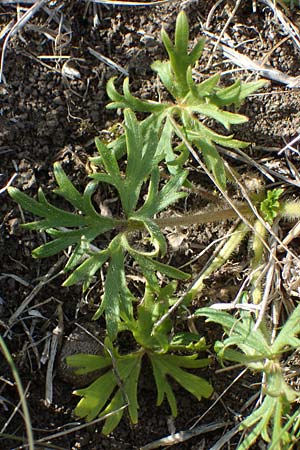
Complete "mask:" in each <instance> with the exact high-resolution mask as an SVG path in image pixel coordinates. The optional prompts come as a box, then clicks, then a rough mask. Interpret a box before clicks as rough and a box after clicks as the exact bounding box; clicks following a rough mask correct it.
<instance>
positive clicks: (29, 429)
mask: <svg viewBox="0 0 300 450" xmlns="http://www.w3.org/2000/svg"><path fill="white" fill-rule="evenodd" d="M0 348H1V350H2V353H3V354H4V357H5V359H6V360H7V362H8V364H9V365H10V368H11V371H12V373H13V376H14V379H15V381H16V385H17V389H18V393H19V397H20V402H21V404H22V409H23V413H24V419H25V427H26V433H27V438H28V447H29V450H34V439H33V432H32V427H31V420H30V415H29V410H28V406H27V402H26V398H25V392H24V390H23V386H22V382H21V379H20V377H19V373H18V371H17V368H16V366H15V363H14V361H13V359H12V357H11V354H10V352H9V350H8V348H7V346H6V344H5V342H4V339H3V338H2V336H0Z"/></svg>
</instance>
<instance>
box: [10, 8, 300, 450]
mask: <svg viewBox="0 0 300 450" xmlns="http://www.w3.org/2000/svg"><path fill="white" fill-rule="evenodd" d="M188 39H189V28H188V22H187V18H186V16H185V14H184V13H183V12H182V13H180V14H179V16H178V19H177V23H176V30H175V42H174V43H173V42H172V41H171V40H170V38H169V36H168V35H167V34H166V32H165V31H164V30H163V31H162V40H163V43H164V45H165V47H166V50H167V53H168V56H169V60H168V61H166V62H161V61H156V62H155V63H154V64H153V66H152V68H153V69H154V70H155V71H156V72H157V74H158V75H159V77H160V79H161V81H162V83H163V85H164V86H165V88H166V90H167V91H168V95H169V97H170V98H171V99H172V101H166V102H159V101H157V102H155V101H144V100H140V99H138V98H136V97H134V96H133V95H132V94H131V93H130V90H129V82H128V80H125V82H124V84H123V95H122V94H120V93H119V92H118V91H117V90H116V88H115V85H114V80H110V82H109V83H108V86H107V92H108V95H109V97H110V99H111V100H112V103H110V104H109V105H108V107H109V108H122V109H123V110H124V124H122V127H123V129H124V133H123V134H121V135H120V136H118V137H117V138H116V139H115V140H114V141H113V142H111V143H107V144H105V143H104V142H101V141H100V140H99V139H96V146H97V150H98V153H99V154H98V155H97V156H96V157H93V158H91V162H92V167H93V169H94V170H93V173H91V174H90V179H91V181H90V182H89V183H88V184H87V186H86V187H85V189H84V192H83V193H80V192H79V191H78V190H77V189H76V188H75V186H74V185H73V184H72V182H71V181H70V180H69V178H68V177H67V175H66V174H65V172H64V170H63V168H62V167H61V165H60V164H58V163H55V164H54V175H55V179H56V182H57V185H58V187H57V188H56V189H55V190H54V193H55V194H56V195H57V196H59V197H62V198H64V199H65V200H66V201H67V202H68V203H69V205H70V208H71V210H66V209H62V208H60V207H57V206H55V205H54V204H52V203H50V202H49V201H48V200H47V199H46V197H45V194H44V193H43V191H42V190H41V189H40V190H39V192H38V197H37V200H35V199H33V198H31V197H29V196H28V195H26V194H24V193H23V192H21V191H20V190H18V189H15V188H12V187H9V188H8V192H9V194H10V195H11V197H12V198H13V199H14V200H15V201H16V202H18V203H19V204H20V205H21V206H22V207H23V208H24V209H25V210H27V211H29V212H31V213H33V214H34V215H36V216H38V217H40V218H41V219H40V220H37V221H34V222H31V223H27V224H25V225H24V227H25V228H27V229H30V230H38V231H44V232H46V233H47V234H48V235H49V236H50V237H51V239H52V240H51V241H49V242H47V243H46V244H43V245H41V246H40V247H38V248H36V249H35V250H34V251H33V256H34V257H36V258H47V257H49V256H52V255H55V254H57V253H59V252H61V251H63V250H65V249H67V248H70V249H71V252H70V253H69V254H70V256H69V259H68V261H67V263H66V266H65V268H64V270H65V272H66V273H67V274H68V277H67V279H66V281H65V282H64V286H71V285H73V284H75V283H81V284H82V285H83V290H84V291H86V289H87V288H88V287H89V285H90V284H91V283H92V282H93V280H94V279H95V276H96V274H97V272H99V270H100V269H102V270H103V273H104V279H105V280H104V286H103V295H102V297H101V299H100V306H99V308H98V310H97V311H96V313H95V315H94V319H95V320H96V319H98V318H99V317H100V316H102V315H104V316H105V321H106V330H107V336H106V339H105V349H106V350H105V352H104V354H103V356H95V355H76V356H73V357H69V358H68V363H69V364H70V365H71V366H73V367H74V368H76V370H77V372H78V373H80V374H83V373H85V372H90V371H94V370H98V369H102V370H103V373H102V375H100V376H99V377H98V378H97V379H96V380H95V381H94V382H93V383H92V384H91V385H89V386H87V387H85V388H84V389H80V390H76V391H75V394H76V395H78V396H80V397H82V398H81V400H80V401H79V403H78V406H77V408H76V410H75V412H76V414H77V415H78V416H80V417H84V418H86V419H87V420H91V419H93V418H94V417H96V416H101V417H102V416H106V415H107V414H108V413H114V414H111V415H110V416H109V417H107V418H106V420H105V424H104V427H103V432H104V433H105V434H108V433H110V432H111V431H112V430H113V429H114V428H115V427H116V426H117V425H118V423H119V421H120V420H121V418H122V415H123V407H124V405H127V406H128V411H129V416H130V419H131V421H132V422H133V423H136V422H137V420H138V407H139V405H138V380H139V375H140V370H141V368H142V366H143V362H144V360H145V359H146V358H148V360H149V361H150V364H151V367H152V371H153V375H154V380H155V384H156V388H157V404H158V405H160V404H161V403H162V401H163V400H164V398H166V399H167V401H168V403H169V406H170V409H171V412H172V414H173V415H174V416H175V415H176V414H177V404H176V397H175V394H174V391H173V388H172V383H171V382H170V378H172V379H173V381H175V382H177V383H178V384H179V385H181V386H182V387H183V388H184V389H186V390H187V391H189V392H190V393H191V394H192V395H194V396H195V397H196V398H197V399H200V398H201V397H205V398H207V397H209V396H210V395H211V392H212V387H211V386H210V384H209V383H208V382H207V381H206V380H204V379H202V378H201V377H199V376H197V375H194V374H192V373H190V371H189V369H198V368H201V367H205V366H206V365H207V364H208V360H207V359H198V352H199V351H202V350H205V348H206V345H205V341H204V339H203V338H200V337H199V336H198V335H197V336H194V335H191V334H190V333H181V334H178V333H176V331H174V330H173V325H172V321H171V319H170V314H171V313H172V312H173V311H174V310H175V308H177V307H178V306H179V305H180V304H182V303H184V304H185V305H189V304H190V303H191V301H192V300H193V299H194V298H195V297H196V296H197V295H198V294H199V293H200V292H201V291H202V289H203V287H204V281H205V279H206V278H207V277H209V276H210V275H211V274H213V273H214V272H215V271H216V270H217V269H219V268H220V267H221V266H222V265H223V264H224V263H225V262H226V261H227V260H228V258H229V257H230V256H231V255H232V253H233V252H234V251H236V250H237V248H238V245H239V244H240V243H241V241H242V240H243V239H244V238H245V237H246V236H247V235H249V234H252V240H251V242H252V244H251V245H252V257H251V262H250V264H251V268H252V271H253V275H252V277H251V282H250V284H251V289H249V292H248V295H249V303H251V304H253V305H254V306H256V307H257V309H258V306H259V305H260V303H261V300H262V290H263V283H264V277H263V263H264V261H265V248H268V245H267V242H266V240H267V238H268V231H269V230H270V227H271V226H272V224H273V222H274V220H275V219H276V220H279V219H281V218H282V217H292V218H299V217H300V204H299V203H298V202H291V201H285V200H281V196H282V194H283V191H282V190H281V189H275V190H272V191H268V192H264V191H263V190H262V191H261V192H259V193H258V194H256V195H252V194H251V195H250V197H251V199H250V200H251V202H252V203H253V205H252V206H254V210H256V215H257V217H256V215H255V214H254V213H253V210H252V209H251V208H250V206H249V205H248V204H247V203H246V202H244V203H243V202H241V203H238V204H234V205H233V206H234V208H232V207H230V208H227V209H225V208H223V209H221V210H220V209H219V210H212V211H207V212H204V213H200V214H196V215H193V216H184V217H162V218H160V217H157V215H158V214H159V213H161V212H163V211H164V212H165V211H166V210H167V209H168V208H169V207H170V205H173V204H174V203H175V202H177V201H178V200H180V199H182V198H184V197H185V196H186V192H184V191H183V187H184V186H186V185H187V177H188V171H187V170H186V169H185V168H184V167H185V162H186V160H187V158H188V156H189V146H194V147H196V148H197V149H198V150H199V151H200V152H201V154H202V155H203V158H204V160H205V163H206V166H207V168H208V169H209V171H210V172H211V173H212V175H213V178H214V179H215V182H216V185H217V186H218V187H219V188H220V189H221V190H222V189H225V188H226V171H225V168H224V164H223V161H222V159H221V157H220V155H219V153H218V151H217V149H216V144H218V145H223V146H225V147H229V148H243V147H245V146H246V145H247V143H245V142H242V141H239V140H236V139H234V138H233V136H232V135H230V136H227V135H225V136H224V135H221V134H217V133H216V132H215V131H213V130H212V129H211V128H209V127H208V124H207V119H209V120H211V119H212V120H215V121H217V122H219V123H221V124H222V125H223V126H224V127H225V128H226V129H229V127H230V125H232V124H239V123H243V122H245V121H246V120H247V119H246V117H244V116H241V115H239V114H236V113H235V112H231V111H227V109H226V108H228V107H229V106H233V107H235V106H239V105H240V104H241V102H243V101H244V100H245V98H246V97H247V96H248V95H249V94H251V93H252V92H255V91H256V90H257V89H258V88H259V87H261V86H263V84H264V81H258V82H255V83H247V84H242V83H241V82H240V81H237V82H236V83H234V84H233V85H232V86H229V87H227V88H221V87H219V85H218V84H219V80H220V76H219V75H214V76H212V77H210V78H208V79H207V80H205V81H203V82H202V83H198V84H197V83H196V82H195V81H194V79H193V75H192V68H193V66H194V65H195V64H196V63H197V61H198V59H199V57H200V56H201V53H202V50H203V45H204V41H203V40H201V41H199V42H198V44H196V46H195V47H194V48H193V49H192V50H191V51H189V49H188V47H189V42H188ZM134 111H136V112H142V113H147V114H148V116H147V117H146V118H144V119H143V120H138V119H137V117H136V115H135V113H134ZM166 167H167V169H168V172H169V173H168V174H167V176H166V174H165V173H164V171H165V168H166ZM103 183H105V184H109V185H110V186H111V187H112V189H114V190H115V191H116V192H117V196H118V199H119V210H120V211H121V212H120V214H119V216H118V217H107V216H103V215H101V214H100V213H99V211H98V209H97V206H96V205H95V203H94V200H93V196H94V193H95V192H96V190H97V188H98V187H99V186H100V185H101V184H103ZM236 210H238V212H239V214H240V215H242V216H244V217H245V220H244V221H242V222H241V223H239V224H238V225H237V228H236V230H235V233H233V234H232V236H231V237H230V238H229V239H228V240H227V241H226V242H225V244H224V245H223V247H222V248H220V250H219V252H218V254H217V255H214V256H213V257H212V259H211V260H209V261H208V262H207V264H206V265H205V267H204V269H203V271H202V272H201V274H200V275H199V277H198V278H197V280H195V281H194V282H193V283H192V285H191V287H190V288H189V289H188V290H187V292H186V293H184V294H183V295H182V297H180V299H177V300H176V298H175V297H176V295H175V289H176V280H182V281H184V280H187V279H188V278H189V275H188V274H186V273H184V272H183V271H181V270H179V269H177V268H175V267H171V266H170V265H168V264H164V263H162V262H161V261H159V258H160V257H163V256H164V255H165V254H166V252H167V245H166V240H165V237H164V234H163V231H162V229H163V228H164V227H166V226H174V225H175V226H176V225H177V226H180V225H190V224H191V223H203V222H209V221H216V220H223V219H230V218H236V217H237V212H236ZM107 232H110V234H109V236H108V235H107ZM133 233H135V236H139V238H136V237H135V238H134V239H133V238H132V235H133ZM99 237H101V238H103V237H106V238H107V245H106V246H104V248H103V241H102V243H101V249H100V248H98V247H97V245H98V246H99ZM134 241H135V242H134ZM104 242H105V241H104ZM133 242H134V243H133ZM125 258H131V260H133V261H134V262H135V263H136V267H137V268H138V270H139V272H140V274H141V276H142V278H143V280H144V282H145V289H144V293H143V294H141V295H140V297H139V298H137V294H136V290H135V289H134V287H133V286H132V284H130V283H129V282H128V280H127V277H126V272H125ZM158 274H161V275H160V276H158ZM296 311H297V313H295V314H296V315H293V316H292V317H291V318H290V320H291V322H289V323H290V324H291V323H294V322H295V321H296V319H295V317H297V318H298V315H297V314H299V311H298V309H297V310H296ZM215 313H216V311H214V310H213V309H204V310H200V311H198V312H197V315H204V316H207V317H209V319H210V320H214V321H215V322H217V323H220V324H221V325H223V326H224V330H225V332H226V333H227V334H228V333H230V330H231V329H233V330H239V331H238V332H237V333H236V334H235V335H231V334H230V337H229V338H228V339H229V340H227V341H225V343H224V346H225V347H224V348H223V347H222V348H221V344H218V345H219V347H218V346H217V347H216V350H217V351H218V352H219V354H223V356H224V358H227V359H230V358H231V360H234V361H236V360H237V361H239V362H242V363H245V364H246V365H248V366H249V367H251V368H252V369H255V370H258V371H261V372H262V373H263V374H264V377H265V389H266V395H265V400H264V403H263V404H262V406H263V408H264V409H258V410H257V412H256V415H252V416H249V418H248V419H249V420H248V419H246V421H245V423H246V424H247V425H249V426H252V425H254V424H257V426H256V427H255V428H254V430H253V432H252V434H250V437H249V438H247V439H248V441H246V443H247V442H254V441H255V439H256V438H257V437H258V436H259V435H260V434H261V435H262V437H263V438H264V439H265V440H267V439H269V434H268V431H267V429H268V430H269V428H270V427H271V428H272V427H273V432H272V437H271V440H272V445H273V442H276V440H278V439H281V440H283V439H286V437H285V436H286V435H285V434H284V433H283V434H280V433H281V432H280V433H279V432H277V431H276V430H274V427H277V428H278V429H279V430H282V429H284V430H286V429H289V430H290V429H292V428H293V427H294V433H295V434H296V433H298V434H299V431H298V430H297V429H296V428H295V426H294V425H291V424H292V420H291V419H289V420H288V421H287V422H284V420H283V419H282V418H283V417H284V414H285V413H286V412H287V411H288V408H287V404H289V403H290V402H292V401H294V400H295V398H296V397H295V395H294V394H292V392H293V391H292V390H291V389H290V388H288V386H287V384H286V383H285V381H284V379H283V377H282V373H281V371H280V365H279V362H280V356H281V354H282V353H283V352H284V351H285V348H286V346H288V348H290V349H291V348H294V346H295V345H296V343H297V345H298V339H297V338H296V334H297V333H298V331H294V330H289V328H284V329H283V330H284V333H283V334H281V333H282V332H283V330H282V331H281V333H280V334H279V336H278V338H277V339H276V342H277V347H276V346H275V343H276V342H275V343H273V344H272V343H271V341H270V338H269V334H268V332H267V331H266V330H267V326H266V324H265V322H264V320H263V318H260V319H259V322H256V323H255V322H254V319H253V317H252V315H251V314H250V313H246V312H245V313H244V312H243V313H242V315H241V318H240V319H241V323H240V324H239V322H236V319H235V318H233V317H232V316H230V315H229V314H227V313H223V312H221V311H219V313H220V314H219V315H218V314H215ZM297 320H298V319H297ZM229 325H230V327H229ZM239 327H241V328H239ZM296 328H297V327H296ZM249 330H251V336H254V335H255V336H256V338H257V339H258V338H259V339H260V338H261V339H262V341H261V345H260V346H259V345H258V344H257V347H255V348H254V347H253V345H254V343H253V345H252V341H249V342H250V343H249V342H248V340H247V339H248V335H247V336H246V332H247V333H248V334H249ZM297 330H298V328H297ZM122 331H127V332H130V333H131V334H132V336H133V339H134V342H135V348H134V350H133V351H132V352H129V353H127V354H124V353H122V351H120V349H118V348H117V346H116V344H115V342H116V338H117V337H118V335H119V333H120V332H122ZM255 333H256V334H255ZM251 336H250V337H251ZM280 336H281V338H280ZM282 336H284V339H285V341H284V342H285V344H282V345H279V344H278V342H283V337H282ZM279 338H280V339H279ZM230 339H231V340H230ZM257 339H256V341H257ZM256 343H257V342H256ZM233 344H235V345H237V347H238V348H239V349H240V351H236V350H232V349H229V348H228V346H229V345H233ZM221 350H222V351H221ZM220 352H221V353H220ZM232 352H233V353H232ZM232 358H233V359H232ZM237 358H238V359H237ZM255 364H256V365H255ZM275 385H276V386H279V387H280V394H279V395H278V396H277V397H276V396H275V397H276V399H277V403H276V402H274V401H273V400H272V399H273V397H272V395H271V393H274V389H275V388H274V386H275ZM275 397H274V398H275ZM278 398H279V400H278ZM277 404H278V405H279V406H277ZM280 405H281V406H280ZM266 411H268V414H265V413H266ZM253 414H255V413H253ZM292 417H293V416H292ZM253 418H254V419H253ZM247 420H248V422H247ZM288 424H290V425H288ZM284 427H287V428H284ZM278 433H279V434H278ZM247 445H248V444H247ZM247 445H246V444H245V445H244V447H241V449H242V450H245V449H246V448H248V447H247ZM249 445H251V444H249ZM274 445H275V444H274ZM274 448H276V447H274Z"/></svg>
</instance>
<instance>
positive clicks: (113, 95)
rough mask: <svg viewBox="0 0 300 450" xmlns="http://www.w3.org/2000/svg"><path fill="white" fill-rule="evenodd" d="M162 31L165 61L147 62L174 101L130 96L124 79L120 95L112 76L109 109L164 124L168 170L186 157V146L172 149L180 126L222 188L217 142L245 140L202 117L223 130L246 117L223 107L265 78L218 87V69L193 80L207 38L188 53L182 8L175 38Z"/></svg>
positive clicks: (234, 102)
mask: <svg viewBox="0 0 300 450" xmlns="http://www.w3.org/2000/svg"><path fill="white" fill-rule="evenodd" d="M161 36H162V41H163V43H164V46H165V48H166V50H167V53H168V56H169V60H168V61H166V62H162V61H156V62H154V63H153V64H152V66H151V67H152V69H153V70H154V71H155V72H156V73H157V74H158V76H159V78H160V80H161V82H162V83H163V85H164V87H165V88H166V90H167V92H168V94H169V95H170V96H171V98H173V101H166V102H164V103H162V102H160V101H159V102H155V101H146V100H140V99H138V98H136V97H134V96H133V95H132V94H131V93H130V90H129V81H128V78H126V79H125V81H124V83H123V95H121V94H120V93H119V92H118V91H117V90H116V88H115V85H114V79H111V80H110V81H109V82H108V85H107V93H108V96H109V97H110V99H111V100H112V103H110V104H109V105H108V108H110V109H111V108H122V109H123V108H130V109H131V110H133V111H139V112H145V113H150V114H151V116H150V117H153V116H156V117H157V120H159V121H160V123H161V124H162V130H161V134H162V135H164V139H165V146H164V148H163V152H162V153H161V159H164V160H165V161H166V162H167V165H168V168H169V171H170V173H174V172H175V171H176V170H177V171H178V170H181V169H182V166H183V163H184V162H185V161H186V159H187V158H188V150H187V149H186V147H185V146H184V145H182V144H179V145H178V146H177V147H176V148H175V149H173V146H172V139H173V134H174V133H175V134H176V133H177V134H178V131H177V130H178V129H179V130H180V131H181V133H182V134H183V135H184V136H186V139H187V140H188V141H189V142H190V143H191V144H193V145H195V146H196V148H197V149H198V150H199V151H200V152H201V154H202V155H203V158H204V160H205V163H206V165H207V168H208V169H209V170H210V171H211V172H212V174H213V176H214V179H215V182H216V183H217V184H218V185H219V186H220V187H222V188H223V189H225V188H226V173H225V168H224V164H223V161H222V158H221V157H220V155H219V153H218V151H217V149H216V146H215V144H218V145H221V146H224V147H228V148H233V149H234V148H244V147H247V146H248V145H249V143H247V142H242V141H239V140H237V139H234V138H233V136H232V135H229V136H228V135H221V134H218V133H216V132H215V131H213V130H212V129H210V128H209V127H208V126H207V125H205V119H207V118H209V119H213V120H214V121H216V122H219V123H221V124H222V125H223V126H224V127H225V129H227V130H229V128H230V125H233V124H241V123H244V122H246V121H247V120H248V119H247V117H245V116H243V115H240V114H236V113H233V112H230V111H227V110H226V108H227V107H228V106H231V105H233V106H240V105H241V103H242V102H243V101H244V100H245V99H246V97H247V96H249V95H250V94H252V93H253V92H255V91H257V90H258V89H259V88H261V87H262V86H263V85H264V84H265V83H266V81H265V80H259V81H255V82H252V83H241V81H240V80H237V81H236V82H235V83H234V84H232V85H231V86H229V87H226V88H221V87H219V86H218V83H219V81H220V74H216V75H213V76H212V77H210V78H208V79H207V80H204V81H203V82H202V83H196V82H195V81H194V79H193V74H192V68H193V66H194V65H195V64H196V63H197V62H198V60H199V58H200V56H201V54H202V51H203V47H204V42H205V41H204V39H201V40H200V41H199V42H198V43H197V44H196V45H195V47H194V48H193V49H192V50H191V51H190V52H189V26H188V21H187V17H186V15H185V13H184V12H183V11H182V12H180V13H179V15H178V18H177V22H176V29H175V42H174V43H173V42H172V41H171V39H170V38H169V36H168V34H167V33H166V31H165V30H164V29H163V30H162V33H161ZM148 120H149V118H147V119H146V120H145V126H148V122H147V121H148ZM174 122H175V124H176V126H174ZM179 137H180V136H179ZM115 145H116V151H117V152H121V149H122V142H116V143H115ZM178 153H179V156H178ZM119 154H120V153H119Z"/></svg>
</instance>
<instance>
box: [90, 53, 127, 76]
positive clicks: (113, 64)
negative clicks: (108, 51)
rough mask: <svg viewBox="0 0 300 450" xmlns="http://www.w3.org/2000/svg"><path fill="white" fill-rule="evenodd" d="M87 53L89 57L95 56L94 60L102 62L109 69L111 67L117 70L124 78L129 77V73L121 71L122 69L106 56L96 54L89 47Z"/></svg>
mask: <svg viewBox="0 0 300 450" xmlns="http://www.w3.org/2000/svg"><path fill="white" fill-rule="evenodd" d="M88 51H89V52H90V54H91V55H93V56H95V58H97V59H99V61H101V62H104V63H105V64H107V65H108V66H109V67H112V68H113V69H115V70H118V71H119V72H121V73H122V74H123V75H125V76H126V77H128V76H129V73H128V72H127V70H125V69H123V67H121V66H119V64H116V63H115V62H113V61H112V60H111V59H110V58H107V57H106V56H103V55H101V53H99V52H96V50H94V49H92V48H91V47H88Z"/></svg>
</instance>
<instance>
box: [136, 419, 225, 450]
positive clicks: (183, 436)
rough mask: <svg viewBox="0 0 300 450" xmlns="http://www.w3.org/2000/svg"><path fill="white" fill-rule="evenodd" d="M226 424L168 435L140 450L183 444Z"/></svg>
mask: <svg viewBox="0 0 300 450" xmlns="http://www.w3.org/2000/svg"><path fill="white" fill-rule="evenodd" d="M227 425H229V424H228V422H218V423H211V424H210V425H201V426H200V427H195V428H194V429H193V430H187V431H179V432H178V433H174V434H170V435H169V436H166V437H164V438H162V439H158V440H156V441H153V442H151V443H150V444H147V445H144V446H143V447H141V448H140V450H153V449H155V448H159V447H163V446H168V447H169V446H172V445H176V444H178V443H180V442H185V441H187V440H189V439H191V438H193V437H195V436H199V435H200V434H204V433H211V432H212V431H216V430H219V429H220V428H224V427H226V426H227Z"/></svg>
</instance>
